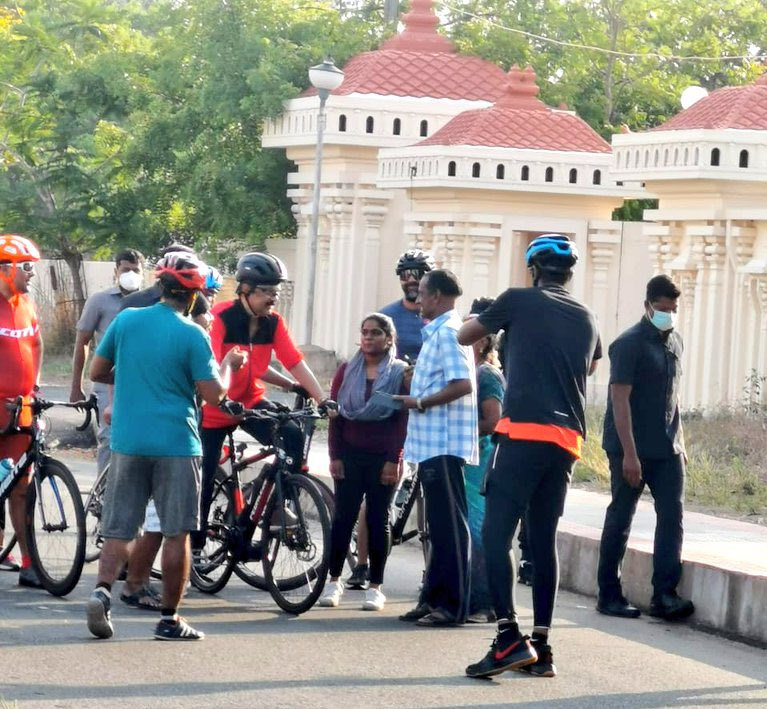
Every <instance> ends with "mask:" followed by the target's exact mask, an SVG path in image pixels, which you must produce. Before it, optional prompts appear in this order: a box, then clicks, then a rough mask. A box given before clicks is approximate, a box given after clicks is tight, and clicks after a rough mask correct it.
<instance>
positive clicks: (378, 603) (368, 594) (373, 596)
mask: <svg viewBox="0 0 767 709" xmlns="http://www.w3.org/2000/svg"><path fill="white" fill-rule="evenodd" d="M385 603H386V596H384V595H383V593H381V589H380V588H369V589H368V590H367V591H365V600H364V601H363V602H362V610H363V611H382V610H383V609H384V604H385Z"/></svg>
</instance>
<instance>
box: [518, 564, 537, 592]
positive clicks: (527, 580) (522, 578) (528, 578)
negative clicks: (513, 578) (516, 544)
mask: <svg viewBox="0 0 767 709" xmlns="http://www.w3.org/2000/svg"><path fill="white" fill-rule="evenodd" d="M517 581H519V583H523V584H524V585H525V586H532V585H533V562H532V561H525V560H524V559H523V560H522V561H520V562H519V570H518V571H517Z"/></svg>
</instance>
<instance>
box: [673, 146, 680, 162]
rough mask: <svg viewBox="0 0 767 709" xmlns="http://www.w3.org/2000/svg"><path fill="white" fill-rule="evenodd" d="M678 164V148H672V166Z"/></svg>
mask: <svg viewBox="0 0 767 709" xmlns="http://www.w3.org/2000/svg"><path fill="white" fill-rule="evenodd" d="M678 164H679V148H674V165H678Z"/></svg>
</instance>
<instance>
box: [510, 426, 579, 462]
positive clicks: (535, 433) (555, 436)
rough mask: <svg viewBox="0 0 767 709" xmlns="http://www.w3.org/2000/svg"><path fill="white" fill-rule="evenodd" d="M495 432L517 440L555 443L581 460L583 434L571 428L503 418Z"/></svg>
mask: <svg viewBox="0 0 767 709" xmlns="http://www.w3.org/2000/svg"><path fill="white" fill-rule="evenodd" d="M495 432H496V433H501V434H503V435H504V436H508V437H509V438H511V439H513V440H516V441H541V442H543V443H554V444H555V445H557V446H559V447H560V448H564V449H565V450H566V451H567V452H568V453H570V454H571V455H573V456H575V458H577V459H579V460H580V457H581V451H582V448H583V436H581V434H580V433H578V432H577V431H573V430H572V429H571V428H564V427H562V426H555V425H554V424H545V423H518V422H515V421H509V419H508V418H502V419H501V420H500V421H498V423H497V424H496V426H495Z"/></svg>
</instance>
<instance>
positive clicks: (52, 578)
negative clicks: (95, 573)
mask: <svg viewBox="0 0 767 709" xmlns="http://www.w3.org/2000/svg"><path fill="white" fill-rule="evenodd" d="M27 405H28V406H30V407H31V411H32V425H31V426H29V427H26V426H19V425H18V420H19V415H20V414H21V411H22V407H23V406H27ZM6 406H7V408H8V410H9V413H10V422H9V424H8V426H7V427H6V428H5V430H4V431H2V432H1V433H2V434H14V433H20V434H26V435H28V436H29V437H30V442H29V446H28V447H27V450H26V451H25V452H24V454H23V455H22V456H21V458H20V459H19V460H18V462H17V464H16V465H15V466H14V469H13V471H12V472H11V474H10V475H8V476H7V477H6V478H5V479H4V480H3V481H2V482H1V483H0V505H1V504H4V503H5V500H6V499H7V498H8V496H9V494H10V492H11V489H12V488H13V486H14V484H15V483H16V481H17V480H19V479H20V478H21V477H22V476H23V475H27V474H29V471H30V469H31V471H32V480H31V482H30V484H29V488H28V491H27V510H26V511H27V519H26V536H27V543H28V545H29V555H30V557H31V558H32V565H33V566H34V568H35V570H36V571H37V574H38V576H39V578H40V583H41V584H42V586H43V588H44V589H45V590H46V591H48V592H49V593H51V594H53V595H54V596H65V595H66V594H68V593H69V592H70V591H72V589H74V587H75V586H77V582H78V581H79V580H80V575H81V574H82V571H83V564H84V560H85V512H84V510H83V502H82V496H81V494H80V488H79V487H78V485H77V481H76V480H75V477H74V475H73V474H72V472H71V471H70V470H69V468H67V466H66V465H64V464H63V463H62V462H61V461H58V460H56V459H55V458H52V457H51V456H49V455H48V454H47V453H46V452H45V435H46V428H47V425H46V421H45V418H44V417H43V412H45V411H47V410H48V409H50V408H51V407H53V406H64V407H67V408H74V409H78V410H80V411H83V412H84V413H85V420H84V421H83V423H82V424H81V425H80V426H78V427H77V430H78V431H84V430H85V429H86V428H88V426H90V423H91V415H92V414H91V412H93V411H95V412H96V415H97V416H98V408H97V404H96V398H95V397H93V396H92V397H91V398H90V399H89V400H88V401H79V402H75V403H70V402H64V401H49V400H46V399H42V398H34V399H32V402H31V403H30V404H24V403H23V400H22V397H17V398H16V399H15V400H14V401H13V402H11V403H8V404H7V405H6ZM15 542H16V535H15V534H14V535H13V537H12V538H11V539H9V540H8V542H7V544H6V545H5V547H4V549H3V550H2V552H0V561H2V560H3V559H4V558H5V557H6V556H7V555H8V553H9V552H10V550H11V549H12V548H13V545H14V544H15Z"/></svg>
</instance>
